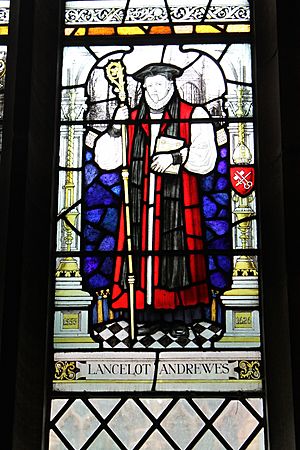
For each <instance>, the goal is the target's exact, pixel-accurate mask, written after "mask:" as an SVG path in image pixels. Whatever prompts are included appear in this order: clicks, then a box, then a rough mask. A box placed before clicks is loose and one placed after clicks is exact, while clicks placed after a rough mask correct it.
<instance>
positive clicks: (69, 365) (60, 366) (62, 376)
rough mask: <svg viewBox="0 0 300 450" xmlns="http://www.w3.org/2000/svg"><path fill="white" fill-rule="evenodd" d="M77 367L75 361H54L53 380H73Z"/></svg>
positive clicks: (77, 370)
mask: <svg viewBox="0 0 300 450" xmlns="http://www.w3.org/2000/svg"><path fill="white" fill-rule="evenodd" d="M77 372H79V369H78V368H77V367H76V361H56V362H55V371H54V380H55V381H74V380H75V379H76V373H77Z"/></svg>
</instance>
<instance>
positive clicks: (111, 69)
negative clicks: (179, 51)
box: [106, 61, 135, 341]
mask: <svg viewBox="0 0 300 450" xmlns="http://www.w3.org/2000/svg"><path fill="white" fill-rule="evenodd" d="M106 75H107V78H108V80H109V81H110V82H111V83H112V84H113V85H114V86H115V92H116V93H117V94H118V96H119V99H120V106H123V105H124V104H125V100H126V92H125V80H124V67H123V66H122V64H121V62H120V61H111V62H110V63H109V64H108V65H107V66H106ZM121 132H122V179H123V186H124V206H125V231H126V242H127V271H128V276H127V281H128V289H129V313H130V323H129V328H130V339H131V340H132V341H134V340H135V320H134V319H135V313H134V307H135V290H134V282H135V278H134V271H133V257H132V239H131V215H130V203H129V171H128V166H127V128H126V125H125V124H122V128H121Z"/></svg>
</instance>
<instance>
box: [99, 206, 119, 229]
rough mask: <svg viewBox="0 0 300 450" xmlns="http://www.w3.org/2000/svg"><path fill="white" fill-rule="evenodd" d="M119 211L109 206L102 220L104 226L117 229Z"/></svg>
mask: <svg viewBox="0 0 300 450" xmlns="http://www.w3.org/2000/svg"><path fill="white" fill-rule="evenodd" d="M118 216H119V212H118V210H117V209H116V208H108V209H107V212H106V214H105V217H104V219H103V221H102V224H101V225H102V227H104V228H105V229H106V230H108V231H115V229H116V226H117V223H118Z"/></svg>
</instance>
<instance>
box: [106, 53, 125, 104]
mask: <svg viewBox="0 0 300 450" xmlns="http://www.w3.org/2000/svg"><path fill="white" fill-rule="evenodd" d="M105 69H106V76H107V78H108V80H109V82H110V83H111V84H112V86H114V92H115V93H116V94H117V95H118V97H119V100H120V102H121V103H125V101H126V89H125V88H126V78H125V76H126V72H125V66H124V65H123V63H122V62H121V61H110V62H109V63H108V64H107V65H106V67H105Z"/></svg>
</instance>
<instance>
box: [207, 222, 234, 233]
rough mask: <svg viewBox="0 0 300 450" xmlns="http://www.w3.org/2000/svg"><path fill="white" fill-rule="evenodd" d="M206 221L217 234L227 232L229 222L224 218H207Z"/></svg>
mask: <svg viewBox="0 0 300 450" xmlns="http://www.w3.org/2000/svg"><path fill="white" fill-rule="evenodd" d="M206 223H207V225H208V226H209V227H210V228H211V229H212V230H213V231H214V232H215V233H216V234H217V235H218V236H222V235H223V234H225V233H227V231H228V229H229V224H228V222H227V221H225V220H218V221H217V220H208V221H207V222H206Z"/></svg>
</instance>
